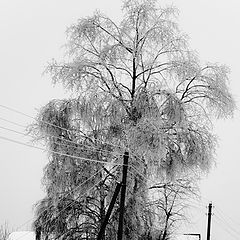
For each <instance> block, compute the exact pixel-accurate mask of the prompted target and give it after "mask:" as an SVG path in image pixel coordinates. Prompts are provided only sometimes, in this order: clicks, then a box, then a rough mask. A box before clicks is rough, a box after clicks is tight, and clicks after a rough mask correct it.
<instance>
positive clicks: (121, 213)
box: [117, 152, 129, 240]
mask: <svg viewBox="0 0 240 240" xmlns="http://www.w3.org/2000/svg"><path fill="white" fill-rule="evenodd" d="M128 158H129V153H128V152H125V153H124V160H123V173H122V189H121V198H120V208H119V222H118V238H117V239H118V240H122V236H123V222H124V207H125V206H124V205H125V196H126V187H127V169H128Z"/></svg>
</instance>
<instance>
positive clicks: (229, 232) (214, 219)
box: [213, 217, 239, 240]
mask: <svg viewBox="0 0 240 240" xmlns="http://www.w3.org/2000/svg"><path fill="white" fill-rule="evenodd" d="M217 219H218V220H217ZM213 221H214V222H215V223H217V224H219V225H221V229H223V230H224V231H225V232H227V233H228V234H230V235H231V236H232V237H233V238H234V239H236V240H239V236H238V235H237V236H236V235H235V234H233V233H232V232H231V231H229V229H228V228H226V226H225V224H223V223H222V221H221V220H219V218H218V217H216V218H213Z"/></svg>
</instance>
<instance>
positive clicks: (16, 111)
mask: <svg viewBox="0 0 240 240" xmlns="http://www.w3.org/2000/svg"><path fill="white" fill-rule="evenodd" d="M0 107H2V108H5V109H7V110H9V111H12V112H15V113H18V114H20V115H23V116H25V117H28V118H31V119H33V120H35V121H39V122H42V123H45V124H47V125H49V126H53V127H57V128H59V129H62V130H64V131H68V132H69V131H72V130H70V129H67V128H64V127H60V126H57V125H55V124H53V123H50V122H47V121H43V120H37V119H36V118H35V117H32V116H30V115H28V114H26V113H23V112H21V111H19V110H16V109H14V108H11V107H8V106H5V105H2V104H0ZM76 131H78V132H79V133H81V136H82V137H84V138H88V139H91V141H93V142H94V141H97V142H100V143H106V144H108V145H111V146H114V147H117V148H119V147H120V146H119V145H115V144H112V143H109V142H106V141H101V140H98V139H92V138H91V137H88V136H86V135H84V134H83V133H82V132H81V131H80V130H76ZM120 148H121V147H120Z"/></svg>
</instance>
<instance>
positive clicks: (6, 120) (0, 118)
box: [0, 117, 26, 128]
mask: <svg viewBox="0 0 240 240" xmlns="http://www.w3.org/2000/svg"><path fill="white" fill-rule="evenodd" d="M0 120H2V121H4V122H8V123H11V124H14V125H16V126H18V127H23V128H26V126H24V125H22V124H19V123H16V122H13V121H10V120H8V119H6V118H2V117H0Z"/></svg>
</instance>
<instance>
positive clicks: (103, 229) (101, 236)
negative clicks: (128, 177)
mask: <svg viewBox="0 0 240 240" xmlns="http://www.w3.org/2000/svg"><path fill="white" fill-rule="evenodd" d="M120 188H121V184H120V183H117V185H116V188H115V191H114V194H113V197H112V200H111V202H110V204H109V207H108V211H107V214H106V216H105V218H104V221H103V224H102V226H101V229H100V231H99V234H98V237H97V240H102V239H104V233H105V228H106V226H107V224H108V220H109V218H110V216H111V213H112V210H113V207H114V204H115V202H116V199H117V196H118V193H119V191H120Z"/></svg>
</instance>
